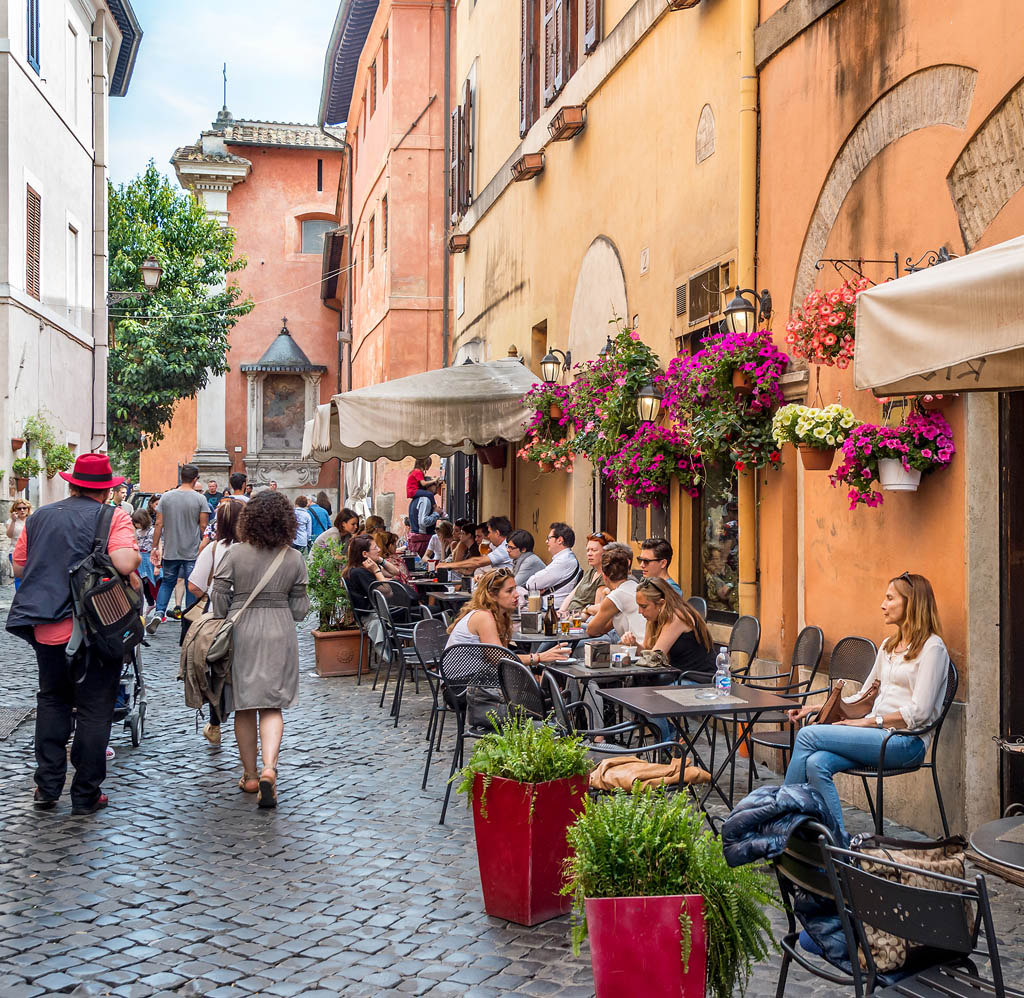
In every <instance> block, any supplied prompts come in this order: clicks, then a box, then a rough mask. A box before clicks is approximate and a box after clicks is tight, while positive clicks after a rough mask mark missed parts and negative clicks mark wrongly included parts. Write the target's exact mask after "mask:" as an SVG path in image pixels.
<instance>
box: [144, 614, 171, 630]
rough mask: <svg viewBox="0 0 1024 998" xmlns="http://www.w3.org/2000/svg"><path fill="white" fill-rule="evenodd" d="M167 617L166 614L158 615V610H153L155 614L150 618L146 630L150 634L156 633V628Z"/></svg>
mask: <svg viewBox="0 0 1024 998" xmlns="http://www.w3.org/2000/svg"><path fill="white" fill-rule="evenodd" d="M166 619H167V617H165V616H164V615H162V614H160V615H158V614H157V612H156V611H155V610H154V611H153V616H152V617H150V618H149V623H148V624H146V632H147V633H148V634H156V629H157V628H158V627H159V626H160V625H161V624H162V623H163V622H164V621H165V620H166Z"/></svg>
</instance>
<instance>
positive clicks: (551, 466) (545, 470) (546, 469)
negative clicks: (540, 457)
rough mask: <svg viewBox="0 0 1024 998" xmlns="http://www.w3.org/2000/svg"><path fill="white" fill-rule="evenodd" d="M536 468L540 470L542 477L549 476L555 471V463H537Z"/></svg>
mask: <svg viewBox="0 0 1024 998" xmlns="http://www.w3.org/2000/svg"><path fill="white" fill-rule="evenodd" d="M537 467H538V468H540V471H541V474H542V475H549V474H551V472H552V471H554V470H555V462H554V461H538V462H537Z"/></svg>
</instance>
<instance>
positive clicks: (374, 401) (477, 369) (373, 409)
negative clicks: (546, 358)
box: [303, 358, 538, 463]
mask: <svg viewBox="0 0 1024 998" xmlns="http://www.w3.org/2000/svg"><path fill="white" fill-rule="evenodd" d="M537 380H538V379H537V378H536V376H535V375H534V374H533V373H532V372H531V371H530V369H529V368H527V367H525V366H524V365H523V364H521V363H520V362H519V361H518V360H515V359H512V358H508V359H503V360H492V361H486V362H485V363H481V364H460V365H459V366H457V367H445V368H441V369H440V370H438V371H426V372H425V373H423V374H412V375H409V377H407V378H396V379H395V380H394V381H385V382H382V383H381V384H379V385H370V386H368V387H366V388H357V389H355V390H354V391H351V392H343V393H342V394H340V395H335V396H334V398H332V399H331V401H330V402H328V403H326V404H324V405H321V406H318V407H317V411H316V416H315V417H314V418H313V419H312V420H310V421H309V422H308V423H307V424H306V432H305V434H304V437H303V457H304V458H314V459H315V460H317V461H320V462H321V463H322V462H324V461H329V460H331V458H335V457H338V458H341V460H342V461H352V460H354V459H355V458H357V457H361V458H364V459H365V460H367V461H375V460H376V459H377V458H381V457H386V458H390V459H391V460H395V461H397V460H399V459H400V458H403V457H427V456H428V455H430V454H437V455H438V456H439V457H446V456H447V455H449V454H454V453H455V452H456V451H466V452H467V453H471V452H472V449H473V445H478V446H482V445H484V444H489V443H490V442H491V441H492V440H496V439H498V438H499V437H500V438H503V439H505V440H521V439H522V438H523V436H524V433H523V422H524V421H525V420H526V419H528V418H529V415H530V411H529V410H528V409H526V408H524V407H523V404H522V402H520V399H521V398H522V396H523V394H524V393H525V392H527V391H529V390H530V388H531V387H532V386H533V385H534V384H536V382H537Z"/></svg>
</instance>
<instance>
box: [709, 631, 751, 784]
mask: <svg viewBox="0 0 1024 998" xmlns="http://www.w3.org/2000/svg"><path fill="white" fill-rule="evenodd" d="M760 644H761V622H760V621H759V620H758V619H757V617H752V616H750V614H743V615H742V616H740V617H737V618H736V622H735V623H734V624H733V625H732V630H731V631H730V632H729V643H728V645H726V646H725V647H726V650H727V651H728V652H729V657H730V658H732V656H733V655H737V654H738V655H746V657H747V659H746V662H745V663H744V664H743V665H741V666H740V667H739V668H738V669H733V670H732V675H733V678H734V679H742V680H743V681H744V682H746V681H747V679H748V677H749V676H750V670H751V668H752V667H753V665H754V659H755V658H757V649H758V647H759V646H760ZM721 724H722V732H723V734H724V737H725V744H726V746H727V747H728V748H729V749H731V748H732V738H733V737H734V735H733V734H731V733H730V732H731V731H732V729H733V724H734V722H732V721H723V722H721ZM718 725H719V722H718V720H712V722H711V724H710V725H708V738H709V739H710V742H711V767H710V768H711V770H712V772H714V768H715V737H716V735H717V733H718ZM741 730H742V729H741V728H740V727H739V726H738V725H737V726H736V728H735V737H739V736H740V731H741ZM749 764H750V766H751V768H753V764H754V760H753V756H751V757H750V760H749ZM735 782H736V757H735V756H733V758H732V764H731V765H730V767H729V786H730V787H733V786H734V785H735ZM730 796H731V790H730Z"/></svg>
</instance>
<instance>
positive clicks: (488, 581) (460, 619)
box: [445, 568, 569, 668]
mask: <svg viewBox="0 0 1024 998" xmlns="http://www.w3.org/2000/svg"><path fill="white" fill-rule="evenodd" d="M518 599H519V597H518V595H517V593H516V577H515V576H514V575H513V574H512V569H510V568H497V569H495V570H494V571H491V572H488V573H487V574H486V575H485V576H483V578H481V579H480V581H479V582H478V583H477V587H476V589H475V590H474V592H473V597H472V599H470V600H469V602H468V603H467V604H466V605H465V606H464V607H463V608H462V611H461V612H460V613H459V615H458V616H457V617H456V618H455V621H454V622H453V623H452V626H451V627H449V628H448V644H447V645H446V646H445V647H446V648H450V647H451V646H452V645H478V644H485V645H503V646H504V647H506V648H507V647H508V644H509V641H511V639H512V611H513V610H515V608H516V604H517V602H518ZM568 657H569V648H568V646H567V645H561V644H559V645H555V646H554V648H549V649H548V650H547V651H542V652H532V653H530V654H529V655H520V656H519V661H520V662H522V663H523V665H529V666H531V667H532V668H536V667H537V666H539V665H543V664H544V663H545V662H556V661H558V660H559V659H564V658H568Z"/></svg>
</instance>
